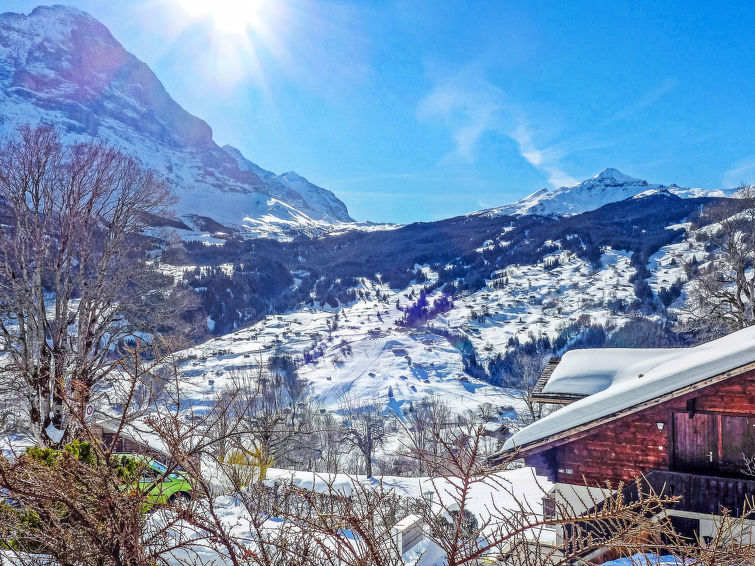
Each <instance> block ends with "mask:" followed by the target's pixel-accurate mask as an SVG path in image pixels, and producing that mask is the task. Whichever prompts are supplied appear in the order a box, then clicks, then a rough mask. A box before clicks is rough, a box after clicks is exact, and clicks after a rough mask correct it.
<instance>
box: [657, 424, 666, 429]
mask: <svg viewBox="0 0 755 566" xmlns="http://www.w3.org/2000/svg"><path fill="white" fill-rule="evenodd" d="M664 424H665V423H655V426H657V427H658V430H663V425H664Z"/></svg>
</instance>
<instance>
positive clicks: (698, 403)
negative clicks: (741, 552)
mask: <svg viewBox="0 0 755 566" xmlns="http://www.w3.org/2000/svg"><path fill="white" fill-rule="evenodd" d="M533 397H535V398H536V399H537V400H538V401H541V402H547V403H557V404H561V405H564V406H563V407H560V408H558V409H557V410H555V411H554V412H552V413H551V414H549V415H548V416H546V417H545V418H543V419H541V420H539V421H536V422H535V423H533V424H532V425H530V426H528V427H525V428H524V429H522V430H520V431H519V432H518V433H516V434H515V435H514V436H512V437H511V438H509V439H508V440H507V442H506V443H505V445H504V447H503V452H502V453H501V454H500V455H499V456H498V457H497V458H498V459H502V458H504V457H509V456H510V454H511V453H512V452H514V451H516V452H517V453H518V455H519V456H521V457H523V458H524V460H525V462H526V464H527V465H530V466H533V467H534V468H535V469H536V470H537V472H538V473H539V474H541V475H545V476H547V477H548V478H549V479H550V480H551V481H553V482H555V487H554V488H553V490H552V492H553V494H557V496H559V497H565V498H567V499H572V500H575V501H577V500H579V499H580V492H581V493H582V494H583V495H585V493H584V491H585V490H586V489H587V488H586V487H585V486H586V485H593V486H598V485H603V486H605V485H606V481H609V482H611V485H614V486H616V485H618V484H619V482H624V484H626V485H627V488H626V493H625V496H626V497H627V498H631V497H637V490H638V486H637V485H636V484H634V482H635V480H637V479H638V478H639V477H640V475H643V476H644V478H645V479H644V480H643V481H645V482H647V483H648V484H650V485H651V486H652V487H653V488H654V489H656V490H660V489H662V488H663V489H665V493H669V494H673V495H680V496H681V498H682V499H681V502H680V503H678V504H675V505H674V506H673V508H671V509H669V510H668V514H669V515H670V516H671V518H672V521H673V522H674V523H675V524H676V526H677V528H678V529H679V530H680V531H681V532H683V533H685V534H692V533H697V534H699V535H700V536H703V537H705V536H711V535H712V532H711V529H713V528H714V527H713V525H714V524H715V522H714V521H713V520H712V516H715V515H718V514H720V510H721V508H723V507H725V508H727V509H729V510H730V511H732V513H733V514H734V515H735V516H740V515H741V513H742V510H743V508H744V506H745V503H746V499H749V500H752V498H753V497H754V496H755V464H754V463H753V459H754V458H755V328H748V329H745V330H741V331H739V332H735V333H733V334H730V335H728V336H726V337H724V338H721V339H718V340H715V341H712V342H708V343H706V344H702V345H700V346H696V347H694V348H674V349H619V348H615V349H614V348H606V349H590V350H573V351H570V352H567V353H566V354H565V355H564V356H563V358H562V359H554V360H551V363H549V364H548V366H547V367H546V369H545V371H544V372H543V375H542V377H541V379H540V380H539V381H538V383H537V384H536V387H535V391H534V393H533ZM567 487H568V489H565V488H567ZM567 492H569V493H573V494H575V495H573V496H571V497H569V496H564V495H563V494H564V493H567ZM593 493H595V492H593ZM588 499H589V498H588ZM545 503H546V505H545V509H546V511H545V512H546V514H547V513H548V510H547V509H548V505H547V502H545ZM551 507H554V506H552V505H551ZM585 511H587V509H585Z"/></svg>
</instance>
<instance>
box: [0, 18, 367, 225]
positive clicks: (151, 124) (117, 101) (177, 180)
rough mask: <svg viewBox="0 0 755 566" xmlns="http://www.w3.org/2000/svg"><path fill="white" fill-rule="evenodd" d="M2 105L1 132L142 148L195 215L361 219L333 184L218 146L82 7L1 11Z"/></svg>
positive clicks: (273, 221)
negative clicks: (45, 126)
mask: <svg viewBox="0 0 755 566" xmlns="http://www.w3.org/2000/svg"><path fill="white" fill-rule="evenodd" d="M0 106H2V108H3V113H2V117H1V119H0V133H3V134H6V135H7V134H11V133H12V132H13V130H14V129H15V128H16V127H17V126H19V125H22V124H26V123H35V122H37V123H43V122H47V123H52V124H54V125H56V126H57V127H58V128H60V129H61V130H62V132H63V135H64V139H65V140H66V141H75V140H81V139H93V138H94V139H100V140H105V141H107V142H109V143H113V144H114V145H116V146H118V147H119V148H121V149H123V150H124V151H126V152H127V153H130V154H133V155H135V156H136V157H137V158H139V159H140V160H142V161H143V162H144V163H145V165H147V166H149V167H153V168H155V169H157V170H158V171H160V172H162V173H163V174H165V175H166V176H167V177H168V179H169V180H170V182H171V183H172V185H173V186H174V189H175V192H176V194H177V196H178V197H179V203H178V205H177V213H178V215H179V216H181V217H182V219H183V221H185V222H187V223H188V224H192V216H193V215H201V216H206V217H210V218H211V219H212V220H214V221H216V222H218V223H220V224H222V225H224V226H228V227H231V228H233V229H236V230H238V231H240V232H241V233H244V234H247V235H265V236H272V237H283V235H285V234H296V233H300V232H302V231H303V232H307V233H317V232H318V231H323V230H326V229H327V228H329V227H330V226H332V225H338V224H341V223H348V222H353V219H352V218H351V217H350V216H349V214H348V210H347V208H346V205H345V204H343V202H341V201H340V200H339V199H338V198H337V197H336V196H335V195H334V194H333V193H332V192H330V191H327V190H325V189H322V188H321V187H317V186H316V185H314V184H312V183H310V182H309V181H307V180H306V179H305V178H304V177H301V176H299V175H297V176H296V177H295V178H293V177H291V176H290V173H288V172H287V173H284V174H282V175H276V174H274V173H272V172H269V171H265V170H264V169H262V168H261V167H259V166H257V165H256V164H253V163H252V162H251V161H249V160H248V159H246V157H244V156H243V155H242V154H241V153H240V152H239V151H238V150H235V151H229V150H228V149H227V148H221V147H220V146H219V145H217V144H216V143H215V141H214V140H213V133H212V128H211V127H210V125H209V124H207V123H206V122H205V121H204V120H202V119H200V118H198V117H196V116H193V115H192V114H190V113H189V112H187V111H186V110H184V109H183V108H182V107H181V106H180V105H179V104H178V103H177V102H176V101H175V100H174V99H173V98H172V97H171V96H170V94H169V93H168V92H167V91H166V90H165V88H164V86H163V85H162V83H161V82H160V80H159V78H158V77H157V76H156V75H155V74H154V72H152V70H151V69H150V68H149V66H148V65H146V64H145V63H144V62H142V61H141V60H139V59H138V58H137V57H136V56H134V55H133V54H131V53H129V52H128V51H126V49H125V48H124V47H123V46H122V45H121V44H120V43H119V42H118V41H117V39H116V38H115V37H113V35H112V34H111V33H110V31H109V30H108V29H107V27H106V26H105V25H103V24H102V23H100V22H99V21H98V20H96V19H95V18H94V17H92V16H91V15H89V14H87V13H86V12H83V11H81V10H78V9H76V8H70V7H67V6H60V5H56V6H40V7H37V8H35V9H34V10H33V11H32V12H31V13H30V14H28V15H24V14H14V13H11V12H6V13H3V14H0ZM246 164H252V165H254V166H253V167H243V166H242V165H246ZM194 227H195V228H197V229H199V227H197V226H196V225H194ZM200 230H201V229H200Z"/></svg>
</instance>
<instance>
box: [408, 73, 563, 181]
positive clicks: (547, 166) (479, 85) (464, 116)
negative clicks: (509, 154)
mask: <svg viewBox="0 0 755 566" xmlns="http://www.w3.org/2000/svg"><path fill="white" fill-rule="evenodd" d="M417 116H418V117H419V118H420V119H421V120H424V121H431V120H440V121H441V122H442V123H443V124H444V125H446V127H448V129H449V133H450V135H451V137H452V139H453V140H454V144H455V148H454V151H453V152H452V153H451V154H450V155H448V156H446V158H447V159H449V158H450V159H461V160H463V161H465V162H467V163H473V162H474V160H475V153H476V150H477V148H478V146H479V141H480V138H481V137H482V135H483V134H484V133H485V132H497V133H501V134H503V135H506V136H508V137H510V138H511V139H513V140H514V141H515V142H516V143H517V146H518V149H519V153H520V155H521V156H522V157H523V158H524V159H525V160H526V161H527V162H528V163H529V164H530V165H532V166H533V167H535V168H536V169H538V170H539V171H540V172H541V173H543V174H544V175H545V176H546V177H547V179H548V182H549V183H550V184H551V185H553V186H555V187H559V186H563V185H569V184H574V183H576V182H577V181H576V180H575V179H574V178H573V177H571V176H570V175H568V174H566V173H565V172H564V171H563V170H562V169H561V167H560V164H559V162H558V160H559V155H558V152H557V151H555V150H551V149H549V148H548V147H544V146H540V145H538V144H537V143H536V141H535V135H534V133H533V128H532V126H531V123H530V121H529V119H528V117H527V114H526V113H525V112H524V110H523V109H522V108H520V107H519V106H517V105H516V104H513V103H511V102H510V101H509V100H507V97H506V94H505V93H504V91H503V90H501V89H500V88H498V87H496V86H495V85H493V84H491V83H490V82H489V81H487V80H486V79H485V78H484V77H483V76H482V73H481V72H480V71H479V70H478V69H463V70H461V71H459V72H457V73H456V74H453V75H451V76H447V77H445V78H444V79H443V80H440V81H436V84H435V85H434V87H433V89H432V91H431V92H430V93H429V94H428V95H427V96H426V97H424V98H423V99H422V100H421V101H420V102H419V104H418V106H417Z"/></svg>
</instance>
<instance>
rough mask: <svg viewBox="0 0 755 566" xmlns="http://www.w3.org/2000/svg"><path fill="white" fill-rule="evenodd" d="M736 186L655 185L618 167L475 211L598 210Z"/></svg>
mask: <svg viewBox="0 0 755 566" xmlns="http://www.w3.org/2000/svg"><path fill="white" fill-rule="evenodd" d="M735 190H736V189H728V190H723V189H713V190H709V189H688V188H684V187H679V186H677V185H653V184H650V183H648V182H647V181H644V180H642V179H635V178H634V177H630V176H629V175H625V174H624V173H622V172H621V171H619V170H618V169H612V168H608V169H603V171H601V172H600V173H598V174H597V175H595V177H593V178H592V179H587V180H586V181H582V182H581V183H579V184H577V185H572V186H569V187H560V188H558V189H552V190H549V189H540V190H539V191H536V192H534V193H532V194H531V195H529V196H526V197H524V198H523V199H521V200H519V201H517V202H515V203H512V204H507V205H504V206H499V207H496V208H491V209H488V210H483V211H480V212H478V213H475V214H504V215H507V214H514V215H523V214H539V215H542V216H570V215H574V214H581V213H582V212H589V211H591V210H596V209H598V208H600V207H601V206H603V205H605V204H609V203H612V202H617V201H621V200H624V199H627V198H633V197H638V196H647V195H651V194H655V193H664V192H665V193H668V194H672V195H676V196H678V197H681V198H698V197H725V196H731V195H732V194H733V193H734V192H735Z"/></svg>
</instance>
